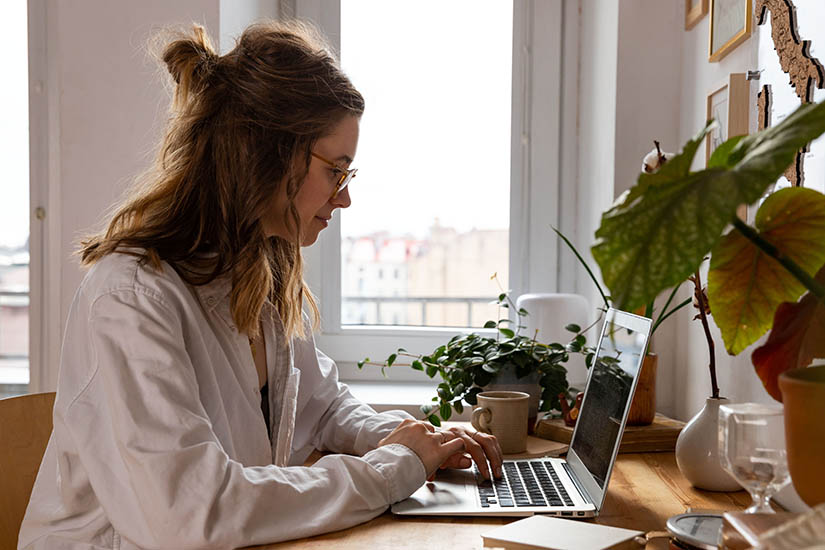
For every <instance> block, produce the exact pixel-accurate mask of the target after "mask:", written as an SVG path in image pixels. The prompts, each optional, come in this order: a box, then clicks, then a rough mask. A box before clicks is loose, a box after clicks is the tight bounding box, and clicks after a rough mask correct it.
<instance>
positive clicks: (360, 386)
mask: <svg viewBox="0 0 825 550" xmlns="http://www.w3.org/2000/svg"><path fill="white" fill-rule="evenodd" d="M342 382H343V383H344V384H346V385H347V386H349V389H350V391H351V392H352V395H354V396H355V397H357V398H358V399H360V400H361V401H363V402H365V403H367V404H368V405H369V406H371V407H372V408H373V409H375V410H376V411H378V412H384V411H389V410H393V409H396V410H397V409H401V410H404V411H407V412H408V413H410V414H411V415H413V416H414V417H416V418H422V417H423V416H424V415H423V414H422V413H421V409H420V408H419V407H421V405H425V404H432V403H433V401H432V398H433V397H435V395H436V393H435V388H436V384H432V383H421V382H395V381H389V380H382V381H377V382H375V381H373V382H370V381H363V380H342ZM450 420H464V421H469V420H470V407H467V408H465V409H464V412H463V413H462V414H460V415H458V414H456V413H455V411H453V416H452V417H451V418H450Z"/></svg>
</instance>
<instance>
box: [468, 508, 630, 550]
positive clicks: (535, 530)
mask: <svg viewBox="0 0 825 550" xmlns="http://www.w3.org/2000/svg"><path fill="white" fill-rule="evenodd" d="M640 536H644V533H643V532H642V531H634V530H632V529H622V528H620V527H610V526H607V525H598V524H595V523H587V522H583V521H570V520H568V519H559V518H548V517H545V516H533V517H530V518H525V519H520V520H518V521H514V522H512V523H508V524H507V525H504V526H502V527H497V528H496V529H493V530H492V531H488V532H486V533H484V534H483V535H481V538H482V539H483V540H484V548H505V549H506V550H525V549H530V550H625V549H627V550H640V549H641V548H642V547H643V546H644V543H641V544H640V543H639V542H638V539H637V538H636V537H640Z"/></svg>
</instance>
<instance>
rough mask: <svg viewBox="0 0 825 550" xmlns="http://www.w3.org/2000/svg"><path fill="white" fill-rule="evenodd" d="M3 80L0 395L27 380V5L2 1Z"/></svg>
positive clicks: (0, 100) (21, 390) (11, 392)
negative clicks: (3, 18) (4, 12)
mask: <svg viewBox="0 0 825 550" xmlns="http://www.w3.org/2000/svg"><path fill="white" fill-rule="evenodd" d="M5 11H6V17H7V22H8V25H7V29H6V32H5V33H4V41H5V44H4V46H5V47H4V51H6V52H7V58H6V68H5V70H6V72H7V76H8V78H7V79H6V80H5V82H6V84H5V85H4V86H2V88H0V109H2V116H0V119H2V120H3V124H0V165H2V166H3V172H4V173H3V193H2V200H0V398H2V397H8V396H11V395H17V394H21V393H26V392H27V391H28V385H29V214H28V213H29V140H28V136H29V120H28V114H29V86H28V81H29V77H28V50H29V48H28V33H27V8H26V2H25V1H24V0H15V1H14V2H11V3H10V4H9V5H8V6H6V10H5Z"/></svg>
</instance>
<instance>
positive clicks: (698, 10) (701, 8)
mask: <svg viewBox="0 0 825 550" xmlns="http://www.w3.org/2000/svg"><path fill="white" fill-rule="evenodd" d="M707 14H708V0H685V30H686V31H688V30H690V29H692V28H693V27H695V26H696V23H698V22H699V21H701V20H702V18H703V17H704V16H706V15H707Z"/></svg>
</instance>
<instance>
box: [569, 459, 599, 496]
mask: <svg viewBox="0 0 825 550" xmlns="http://www.w3.org/2000/svg"><path fill="white" fill-rule="evenodd" d="M561 465H562V466H564V470H565V471H566V472H567V477H569V478H570V479H571V480H573V485H575V486H576V489H578V491H579V495H581V497H582V500H584V501H585V502H586V503H588V504H592V505H593V506H595V505H596V503H595V502H594V501H593V499H592V498H591V497H590V494H588V492H587V489H585V488H584V485H582V484H581V483H579V478H578V477H577V476H576V473H575V472H574V471H573V468H571V467H570V464H568V463H567V462H562V463H561Z"/></svg>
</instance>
